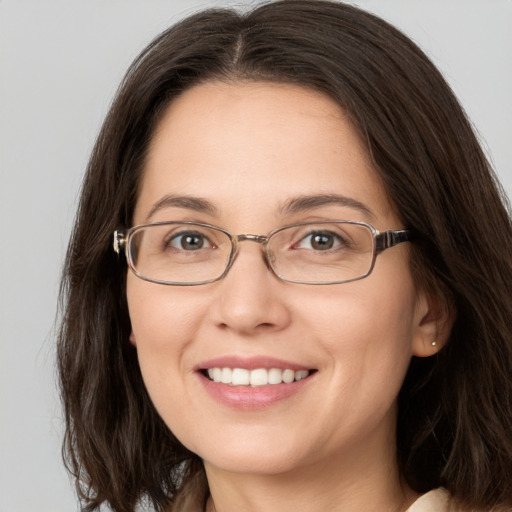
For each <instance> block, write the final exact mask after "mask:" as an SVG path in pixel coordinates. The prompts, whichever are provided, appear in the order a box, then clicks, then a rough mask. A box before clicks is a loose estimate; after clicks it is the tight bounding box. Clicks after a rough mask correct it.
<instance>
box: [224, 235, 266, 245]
mask: <svg viewBox="0 0 512 512" xmlns="http://www.w3.org/2000/svg"><path fill="white" fill-rule="evenodd" d="M233 238H234V241H235V243H239V242H244V241H246V240H247V241H249V242H256V243H258V244H263V245H265V244H266V243H267V241H268V238H267V237H266V236H265V235H249V234H247V235H235V236H234V237H233Z"/></svg>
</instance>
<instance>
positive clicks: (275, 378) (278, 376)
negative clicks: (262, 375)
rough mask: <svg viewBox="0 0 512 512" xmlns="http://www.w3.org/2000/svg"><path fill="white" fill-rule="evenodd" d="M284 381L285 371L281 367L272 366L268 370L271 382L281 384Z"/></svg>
mask: <svg viewBox="0 0 512 512" xmlns="http://www.w3.org/2000/svg"><path fill="white" fill-rule="evenodd" d="M282 381H283V372H282V371H281V370H280V369H279V368H271V369H270V370H269V371H268V383H269V384H281V382H282Z"/></svg>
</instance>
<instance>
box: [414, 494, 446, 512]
mask: <svg viewBox="0 0 512 512" xmlns="http://www.w3.org/2000/svg"><path fill="white" fill-rule="evenodd" d="M406 512H451V509H450V494H449V493H448V491H447V490H446V489H442V488H440V489H434V490H433V491H430V492H427V493H426V494H424V495H423V496H420V497H419V498H418V499H417V500H416V501H415V502H414V503H413V504H412V505H411V506H410V507H409V508H408V509H407V511H406Z"/></svg>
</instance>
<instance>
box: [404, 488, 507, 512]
mask: <svg viewBox="0 0 512 512" xmlns="http://www.w3.org/2000/svg"><path fill="white" fill-rule="evenodd" d="M493 510H494V509H493ZM406 512H477V511H464V510H462V509H461V508H459V507H458V506H457V505H456V504H455V503H454V500H453V499H452V497H451V495H450V493H449V492H448V491H447V490H446V489H443V488H439V489H434V490H432V491H430V492H427V493H426V494H424V495H423V496H420V497H419V498H418V499H417V500H416V501H415V502H414V503H413V504H412V505H411V506H410V507H409V508H408V509H407V510H406ZM480 512H485V511H480ZM495 512H512V509H510V510H509V509H503V508H500V509H497V510H495Z"/></svg>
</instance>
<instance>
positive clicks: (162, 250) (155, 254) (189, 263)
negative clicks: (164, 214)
mask: <svg viewBox="0 0 512 512" xmlns="http://www.w3.org/2000/svg"><path fill="white" fill-rule="evenodd" d="M128 250H129V259H130V264H131V266H132V268H133V270H134V271H135V272H136V273H137V274H138V275H140V276H141V277H144V278H146V279H149V280H151V281H159V282H162V283H175V284H193V283H202V282H205V281H213V280H215V279H217V278H218V277H220V276H221V275H222V273H223V272H224V270H225V269H226V266H227V264H228V261H229V256H230V253H231V240H230V238H229V236H228V235H227V234H226V233H224V232H223V231H221V230H219V229H215V228H213V227H208V226H203V225H201V224H180V223H171V222H170V223H164V224H152V225H149V226H142V227H140V228H138V229H136V230H135V231H134V232H133V233H132V235H131V238H130V244H129V248H128Z"/></svg>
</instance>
